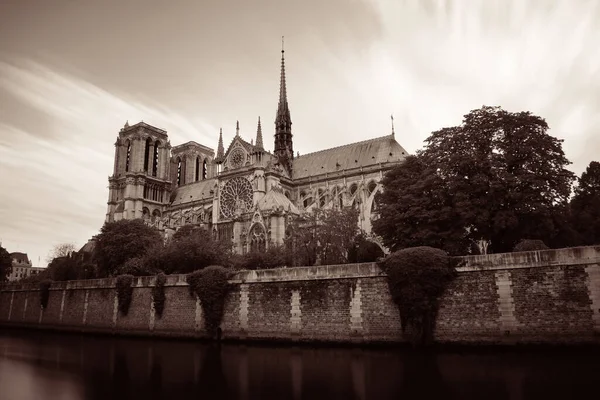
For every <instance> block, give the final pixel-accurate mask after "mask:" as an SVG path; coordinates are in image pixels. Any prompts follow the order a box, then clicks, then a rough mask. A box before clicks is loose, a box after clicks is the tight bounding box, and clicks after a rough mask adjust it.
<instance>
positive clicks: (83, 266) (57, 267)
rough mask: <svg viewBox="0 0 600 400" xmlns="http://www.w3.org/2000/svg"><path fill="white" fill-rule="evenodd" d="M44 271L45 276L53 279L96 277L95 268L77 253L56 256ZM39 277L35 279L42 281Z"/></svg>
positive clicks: (69, 279) (68, 279) (67, 279)
mask: <svg viewBox="0 0 600 400" xmlns="http://www.w3.org/2000/svg"><path fill="white" fill-rule="evenodd" d="M42 273H44V275H43V278H48V279H51V280H53V281H71V280H77V279H93V278H95V277H96V273H95V268H94V266H93V265H92V264H90V263H89V262H85V261H83V260H82V258H81V257H80V256H78V255H77V254H73V253H70V254H69V255H67V256H62V257H56V258H54V259H53V260H52V261H51V262H50V264H48V268H46V271H43V272H42ZM38 275H40V274H38ZM41 279H42V277H38V278H37V279H35V281H40V280H41Z"/></svg>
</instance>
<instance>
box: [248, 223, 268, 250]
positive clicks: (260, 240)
mask: <svg viewBox="0 0 600 400" xmlns="http://www.w3.org/2000/svg"><path fill="white" fill-rule="evenodd" d="M266 237H267V236H266V233H265V228H264V227H263V226H262V225H261V224H254V225H253V226H252V229H251V230H250V235H249V239H250V251H252V252H262V251H265V249H266V247H267V246H266V244H267V241H266Z"/></svg>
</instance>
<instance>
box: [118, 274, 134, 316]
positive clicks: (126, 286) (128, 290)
mask: <svg viewBox="0 0 600 400" xmlns="http://www.w3.org/2000/svg"><path fill="white" fill-rule="evenodd" d="M133 278H134V277H133V275H119V276H117V281H116V286H117V300H118V305H119V311H121V314H123V315H127V313H128V312H129V305H130V304H131V297H132V295H133V287H132V286H131V285H132V284H133Z"/></svg>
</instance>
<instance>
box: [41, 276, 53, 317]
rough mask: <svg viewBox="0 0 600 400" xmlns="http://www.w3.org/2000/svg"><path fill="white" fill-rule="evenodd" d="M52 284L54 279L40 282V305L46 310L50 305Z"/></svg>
mask: <svg viewBox="0 0 600 400" xmlns="http://www.w3.org/2000/svg"><path fill="white" fill-rule="evenodd" d="M50 285H52V281H51V280H50V279H45V280H43V281H41V282H40V305H41V306H42V308H43V309H44V310H45V309H46V307H48V299H49V298H50Z"/></svg>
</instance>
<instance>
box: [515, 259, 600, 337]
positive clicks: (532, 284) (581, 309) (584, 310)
mask: <svg viewBox="0 0 600 400" xmlns="http://www.w3.org/2000/svg"><path fill="white" fill-rule="evenodd" d="M511 276H512V289H513V296H514V303H515V312H516V315H515V316H516V319H517V321H518V324H519V327H518V333H519V335H525V336H529V337H538V336H539V337H540V338H543V337H548V338H549V337H553V336H567V337H569V336H573V335H574V334H586V333H590V332H592V331H593V319H592V315H593V313H592V309H591V307H590V305H591V301H590V297H589V293H588V290H587V285H586V280H587V278H588V276H587V273H586V272H585V269H584V267H583V266H570V267H566V266H565V267H546V268H535V269H534V268H527V269H519V270H513V271H511Z"/></svg>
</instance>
